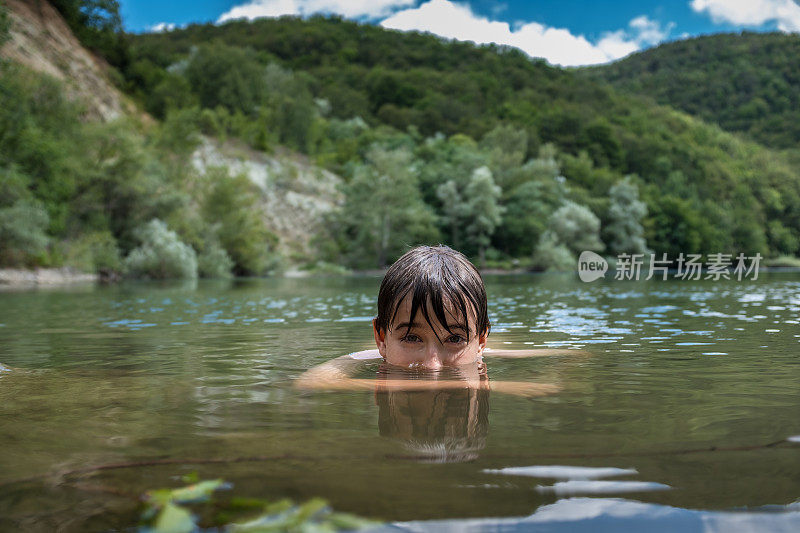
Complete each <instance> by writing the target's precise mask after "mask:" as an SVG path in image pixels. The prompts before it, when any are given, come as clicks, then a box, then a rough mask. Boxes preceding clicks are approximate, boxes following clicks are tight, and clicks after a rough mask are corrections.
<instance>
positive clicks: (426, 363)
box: [422, 342, 442, 370]
mask: <svg viewBox="0 0 800 533" xmlns="http://www.w3.org/2000/svg"><path fill="white" fill-rule="evenodd" d="M422 366H423V368H425V370H439V369H441V368H442V359H441V358H440V357H439V347H438V346H437V345H436V343H433V342H432V343H430V344H428V346H427V348H426V349H425V359H424V360H423V361H422Z"/></svg>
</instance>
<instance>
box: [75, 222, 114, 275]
mask: <svg viewBox="0 0 800 533" xmlns="http://www.w3.org/2000/svg"><path fill="white" fill-rule="evenodd" d="M66 255H67V260H66V262H67V264H69V265H70V266H72V267H75V268H77V269H78V270H82V271H84V272H100V271H112V272H119V271H120V270H121V269H122V260H121V258H120V255H119V248H118V247H117V241H116V239H114V236H113V235H111V233H110V232H108V231H97V232H94V233H89V234H87V235H84V236H82V237H81V238H79V239H78V240H76V241H75V242H72V243H69V249H68V250H67V253H66Z"/></svg>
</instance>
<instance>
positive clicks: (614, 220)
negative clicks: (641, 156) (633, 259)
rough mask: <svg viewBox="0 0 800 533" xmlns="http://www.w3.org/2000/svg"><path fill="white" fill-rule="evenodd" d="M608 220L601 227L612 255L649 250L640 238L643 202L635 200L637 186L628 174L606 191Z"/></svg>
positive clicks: (642, 234)
mask: <svg viewBox="0 0 800 533" xmlns="http://www.w3.org/2000/svg"><path fill="white" fill-rule="evenodd" d="M608 195H609V198H610V200H611V201H610V203H609V207H608V215H607V219H608V223H607V224H606V226H605V228H604V233H605V235H606V242H607V243H608V248H609V251H611V252H612V253H614V254H621V253H629V254H646V253H650V250H648V248H647V243H646V241H645V240H644V227H643V226H642V220H643V219H644V217H645V216H646V215H647V204H646V203H644V202H642V201H641V200H639V188H638V187H637V186H636V184H635V183H634V182H633V180H632V177H631V176H626V177H625V178H624V179H622V180H620V181H619V182H617V183H616V184H614V186H612V187H611V189H610V190H609V192H608Z"/></svg>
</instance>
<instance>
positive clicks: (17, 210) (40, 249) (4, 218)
mask: <svg viewBox="0 0 800 533" xmlns="http://www.w3.org/2000/svg"><path fill="white" fill-rule="evenodd" d="M49 222H50V219H49V217H48V216H47V211H45V209H44V207H42V205H41V203H40V202H36V201H34V200H19V201H17V202H15V203H14V204H13V205H11V206H10V207H3V208H0V264H2V265H9V266H29V265H30V264H31V263H33V262H36V260H37V258H40V257H41V256H42V255H43V254H44V253H45V252H46V251H47V245H48V243H49V241H50V239H49V238H48V236H47V234H46V233H45V231H46V230H47V225H48V224H49Z"/></svg>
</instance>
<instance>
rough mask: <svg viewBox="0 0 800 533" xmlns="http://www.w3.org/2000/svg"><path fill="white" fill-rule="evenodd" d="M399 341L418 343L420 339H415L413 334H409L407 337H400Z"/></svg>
mask: <svg viewBox="0 0 800 533" xmlns="http://www.w3.org/2000/svg"><path fill="white" fill-rule="evenodd" d="M400 340H401V341H403V342H418V341H420V340H422V339H420V338H419V337H417V336H416V335H414V334H413V333H409V334H408V335H406V336H404V337H402V338H401V339H400Z"/></svg>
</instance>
